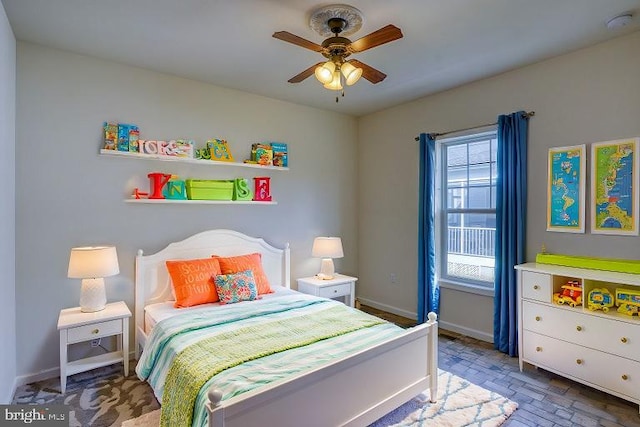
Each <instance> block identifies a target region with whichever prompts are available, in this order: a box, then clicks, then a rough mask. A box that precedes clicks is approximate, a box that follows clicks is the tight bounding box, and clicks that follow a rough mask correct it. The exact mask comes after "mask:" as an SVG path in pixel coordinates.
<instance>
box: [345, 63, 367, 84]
mask: <svg viewBox="0 0 640 427" xmlns="http://www.w3.org/2000/svg"><path fill="white" fill-rule="evenodd" d="M340 71H341V72H342V75H343V76H344V80H345V82H346V83H347V86H351V85H353V84H355V83H356V82H357V81H358V80H360V77H362V68H358V67H355V66H354V65H353V64H350V63H348V62H345V63H344V64H342V65H341V66H340Z"/></svg>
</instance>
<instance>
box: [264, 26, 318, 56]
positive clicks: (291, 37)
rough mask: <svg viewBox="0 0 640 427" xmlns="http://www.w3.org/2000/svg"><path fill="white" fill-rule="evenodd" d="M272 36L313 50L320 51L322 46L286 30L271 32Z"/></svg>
mask: <svg viewBox="0 0 640 427" xmlns="http://www.w3.org/2000/svg"><path fill="white" fill-rule="evenodd" d="M273 37H274V38H276V39H279V40H282V41H285V42H289V43H293V44H295V45H296V46H300V47H303V48H305V49H309V50H312V51H314V52H322V46H320V45H319V44H316V43H314V42H312V41H309V40H307V39H303V38H302V37H299V36H296V35H295V34H291V33H290V32H288V31H278V32H276V33H273Z"/></svg>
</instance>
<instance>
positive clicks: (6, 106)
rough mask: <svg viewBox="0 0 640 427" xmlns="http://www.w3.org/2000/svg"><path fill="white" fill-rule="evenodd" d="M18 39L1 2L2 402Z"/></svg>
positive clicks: (10, 365) (9, 309)
mask: <svg viewBox="0 0 640 427" xmlns="http://www.w3.org/2000/svg"><path fill="white" fill-rule="evenodd" d="M15 114H16V39H15V37H14V36H13V31H12V30H11V26H9V21H8V20H7V15H6V14H5V11H4V7H3V6H2V4H1V3H0V150H1V152H2V154H1V155H0V182H2V203H1V204H0V294H1V295H2V298H0V325H2V327H0V342H1V343H2V346H0V403H10V402H11V398H12V394H13V385H14V379H15V376H16V350H15V349H16V309H15V289H16V280H15V145H16V144H15Z"/></svg>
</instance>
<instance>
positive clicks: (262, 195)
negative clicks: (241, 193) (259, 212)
mask: <svg viewBox="0 0 640 427" xmlns="http://www.w3.org/2000/svg"><path fill="white" fill-rule="evenodd" d="M270 181H271V178H269V177H268V176H257V177H255V178H253V182H254V187H255V194H254V197H253V200H255V201H258V202H270V201H271V189H270Z"/></svg>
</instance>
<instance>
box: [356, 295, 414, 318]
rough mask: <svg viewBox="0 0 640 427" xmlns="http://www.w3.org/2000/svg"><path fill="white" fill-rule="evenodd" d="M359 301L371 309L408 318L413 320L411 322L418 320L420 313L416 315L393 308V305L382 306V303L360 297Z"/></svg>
mask: <svg viewBox="0 0 640 427" xmlns="http://www.w3.org/2000/svg"><path fill="white" fill-rule="evenodd" d="M357 300H358V301H360V303H362V304H364V305H368V306H369V307H373V308H377V309H378V310H384V311H386V312H388V313H391V314H396V315H398V316H402V317H406V318H408V319H411V320H417V319H418V313H414V312H411V311H407V310H403V309H401V308H397V307H393V306H391V305H387V304H382V303H379V302H377V301H373V300H370V299H368V298H361V297H358V298H357Z"/></svg>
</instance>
